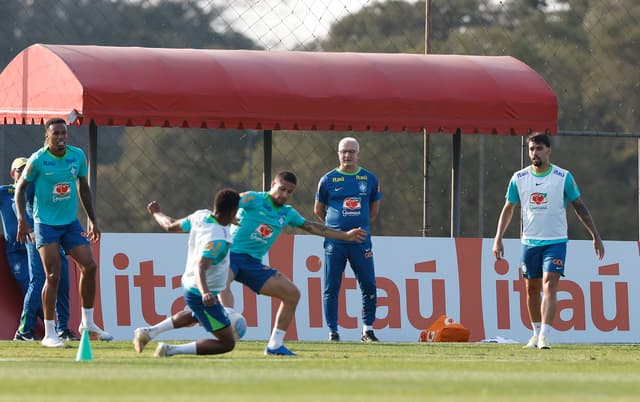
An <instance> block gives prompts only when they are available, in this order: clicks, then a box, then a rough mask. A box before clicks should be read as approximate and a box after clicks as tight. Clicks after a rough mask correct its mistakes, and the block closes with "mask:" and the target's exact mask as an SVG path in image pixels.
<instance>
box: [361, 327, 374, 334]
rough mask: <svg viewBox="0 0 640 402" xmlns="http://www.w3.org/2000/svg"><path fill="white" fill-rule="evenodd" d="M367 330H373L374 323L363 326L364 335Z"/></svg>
mask: <svg viewBox="0 0 640 402" xmlns="http://www.w3.org/2000/svg"><path fill="white" fill-rule="evenodd" d="M367 331H373V325H363V326H362V335H364V334H365V333H366V332H367Z"/></svg>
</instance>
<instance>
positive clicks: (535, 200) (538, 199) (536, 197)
mask: <svg viewBox="0 0 640 402" xmlns="http://www.w3.org/2000/svg"><path fill="white" fill-rule="evenodd" d="M529 201H530V202H531V203H532V204H535V205H542V204H546V203H547V193H533V194H531V197H530V198H529Z"/></svg>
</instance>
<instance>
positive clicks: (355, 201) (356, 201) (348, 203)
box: [342, 197, 362, 211]
mask: <svg viewBox="0 0 640 402" xmlns="http://www.w3.org/2000/svg"><path fill="white" fill-rule="evenodd" d="M342 208H343V209H346V210H349V211H355V210H357V209H360V208H362V202H361V201H360V197H347V198H345V199H344V202H343V203H342Z"/></svg>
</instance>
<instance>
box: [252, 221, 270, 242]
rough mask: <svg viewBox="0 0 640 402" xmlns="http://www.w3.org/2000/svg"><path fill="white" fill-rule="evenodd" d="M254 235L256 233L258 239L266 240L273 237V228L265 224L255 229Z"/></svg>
mask: <svg viewBox="0 0 640 402" xmlns="http://www.w3.org/2000/svg"><path fill="white" fill-rule="evenodd" d="M256 233H258V234H259V235H260V237H262V238H265V239H268V238H270V237H271V236H273V228H272V227H271V226H269V225H267V224H266V223H263V224H262V225H260V226H258V228H257V229H256Z"/></svg>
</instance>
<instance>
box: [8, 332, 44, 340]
mask: <svg viewBox="0 0 640 402" xmlns="http://www.w3.org/2000/svg"><path fill="white" fill-rule="evenodd" d="M13 340H14V341H25V342H33V341H39V340H41V339H40V338H37V337H36V336H35V335H34V334H33V332H20V331H16V334H15V335H14V337H13Z"/></svg>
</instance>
